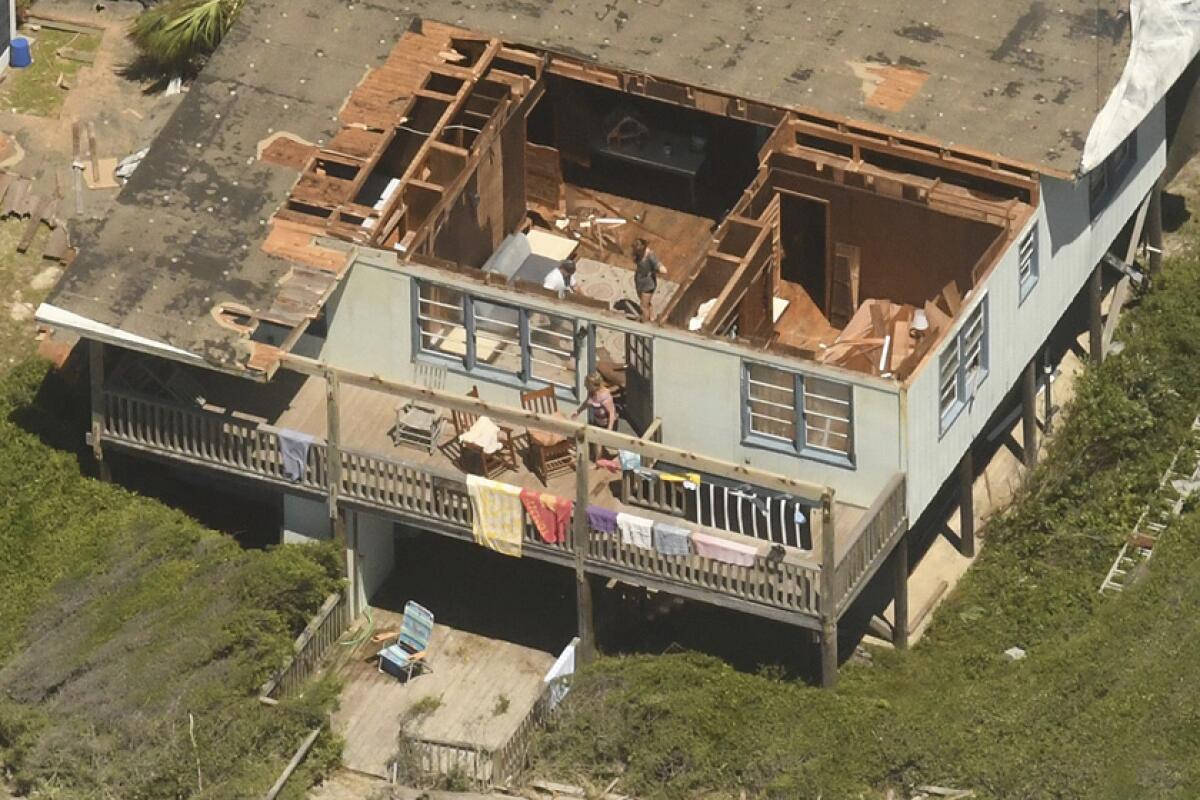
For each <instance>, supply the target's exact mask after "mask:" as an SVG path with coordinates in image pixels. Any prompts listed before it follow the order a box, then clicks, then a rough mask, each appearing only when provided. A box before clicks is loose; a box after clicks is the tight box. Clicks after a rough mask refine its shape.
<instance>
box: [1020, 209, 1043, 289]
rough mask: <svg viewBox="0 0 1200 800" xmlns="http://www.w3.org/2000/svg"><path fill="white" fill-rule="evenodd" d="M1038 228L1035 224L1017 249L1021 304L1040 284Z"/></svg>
mask: <svg viewBox="0 0 1200 800" xmlns="http://www.w3.org/2000/svg"><path fill="white" fill-rule="evenodd" d="M1039 268H1040V265H1039V264H1038V226H1037V223H1036V222H1035V223H1034V224H1033V227H1032V228H1031V229H1030V230H1029V233H1027V234H1025V237H1024V238H1023V239H1021V244H1020V245H1019V246H1018V249H1017V281H1018V283H1019V285H1020V298H1021V299H1020V302H1022V303H1023V302H1025V298H1026V297H1028V296H1029V293H1030V292H1031V291H1033V287H1034V285H1035V284H1037V282H1038V270H1039Z"/></svg>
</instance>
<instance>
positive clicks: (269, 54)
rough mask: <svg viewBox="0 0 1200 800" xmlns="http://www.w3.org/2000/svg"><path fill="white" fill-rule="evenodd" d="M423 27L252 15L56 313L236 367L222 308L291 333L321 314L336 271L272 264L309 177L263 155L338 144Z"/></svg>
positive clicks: (232, 334) (282, 12) (206, 76)
mask: <svg viewBox="0 0 1200 800" xmlns="http://www.w3.org/2000/svg"><path fill="white" fill-rule="evenodd" d="M351 7H353V9H354V11H353V12H352V13H351V12H350V10H349V9H350V8H351ZM410 22H411V17H408V16H403V15H400V14H398V13H396V12H395V11H393V10H390V9H385V8H382V7H379V6H362V5H356V4H348V3H330V2H328V0H325V1H324V2H318V0H303V2H298V1H297V0H290V2H286V3H284V2H270V1H265V2H255V3H248V4H246V7H245V9H244V11H243V12H242V16H241V19H240V20H239V22H238V24H237V25H236V26H235V27H234V29H233V31H232V32H231V33H230V34H229V36H228V37H227V39H226V41H225V42H224V44H222V45H221V47H220V48H219V49H218V51H217V53H216V54H215V55H214V56H213V58H212V60H211V61H210V62H209V64H208V65H207V66H206V67H205V69H204V70H203V72H202V74H201V75H200V77H199V78H198V79H197V80H196V81H195V83H194V84H193V85H192V86H191V89H190V91H189V93H188V95H187V97H185V98H184V100H183V102H182V103H181V104H180V106H179V108H178V109H177V110H176V111H175V113H174V114H173V115H172V117H171V119H170V120H169V121H168V122H167V125H166V126H165V127H164V129H163V130H162V132H161V133H160V134H159V136H158V137H157V138H156V139H155V141H154V143H153V145H152V146H151V148H150V152H149V153H148V154H147V156H146V158H145V159H144V160H143V161H142V163H141V165H140V166H139V167H138V169H137V171H136V172H135V173H134V174H133V176H132V177H131V178H130V180H129V183H128V184H127V185H126V186H125V188H124V189H123V190H122V192H121V194H120V197H119V199H118V201H117V204H116V206H115V207H114V208H113V210H112V211H111V212H110V214H109V216H108V218H107V219H106V220H105V222H104V225H103V226H102V228H101V229H100V231H99V232H98V234H97V235H96V237H95V241H94V243H93V244H92V245H91V246H90V247H87V248H84V249H83V250H82V251H81V252H80V254H79V256H78V258H77V259H76V260H75V262H74V264H72V266H71V268H70V269H69V270H68V271H67V273H66V275H64V277H63V279H62V281H61V282H60V283H59V285H58V287H57V288H56V289H55V291H54V292H53V293H52V294H51V296H50V298H49V299H48V301H47V302H48V303H50V304H52V305H54V306H57V307H59V308H62V309H65V310H67V311H69V312H72V313H74V314H78V315H80V316H83V317H86V318H88V319H90V320H94V321H95V322H98V323H101V324H102V325H107V326H111V327H112V328H116V329H118V331H120V332H121V333H124V334H130V335H132V336H135V337H144V338H146V339H149V340H153V341H158V342H163V343H166V344H168V345H171V346H174V347H178V348H181V349H183V350H186V351H189V352H193V353H196V354H197V355H200V356H202V357H203V358H205V359H206V360H207V361H209V362H211V363H214V364H219V365H224V366H234V365H235V364H239V363H244V362H245V361H246V357H247V355H248V354H247V352H246V348H247V343H246V341H245V335H244V333H243V332H239V331H237V330H234V329H232V328H230V327H229V326H227V325H222V324H220V323H219V322H218V320H217V319H216V317H215V316H214V314H213V313H212V312H213V309H214V308H215V307H217V306H218V305H219V304H230V305H233V306H236V307H245V308H248V309H250V310H252V311H254V312H257V313H262V314H265V315H270V316H272V317H275V318H277V319H280V320H281V321H287V320H289V319H298V318H300V317H301V316H303V315H304V312H305V311H306V310H307V311H309V312H311V311H312V310H313V309H314V308H315V305H316V304H317V301H318V298H319V295H320V292H321V290H322V289H323V288H324V287H323V286H322V284H325V285H327V284H328V283H329V282H330V280H331V279H332V277H333V276H334V275H335V274H336V272H337V270H336V269H333V268H329V269H326V271H325V274H324V275H322V274H321V270H320V269H316V270H314V269H312V265H311V264H304V263H299V262H298V261H297V260H292V261H289V260H285V259H284V258H280V257H276V256H271V255H267V253H265V252H264V250H263V244H264V241H265V239H266V236H267V232H268V229H269V222H270V219H271V216H272V215H273V214H274V213H275V211H276V209H277V208H278V207H279V205H280V203H281V202H282V201H283V199H284V198H285V197H286V196H287V193H288V191H289V190H290V189H291V188H292V186H293V185H294V184H295V182H296V168H295V166H294V165H293V166H291V167H289V166H280V165H276V164H272V163H269V161H268V160H264V159H260V158H259V152H258V148H259V145H260V142H262V141H263V140H266V139H268V138H269V137H270V136H271V135H272V134H273V133H276V132H279V131H287V132H289V133H291V134H293V135H295V136H296V137H298V138H300V139H303V140H306V141H309V142H314V143H321V142H324V141H328V138H329V137H330V136H331V135H332V134H333V133H334V132H335V131H337V130H338V128H339V127H340V123H339V122H338V119H337V113H338V109H339V108H340V107H341V106H342V103H343V102H344V101H345V99H346V97H347V95H349V93H350V92H351V90H353V88H354V87H355V86H356V85H357V84H358V83H359V81H360V80H361V79H362V77H363V75H364V74H366V72H367V70H368V68H371V67H376V66H378V65H379V64H380V63H382V62H383V60H384V59H385V58H386V56H387V54H388V52H389V51H390V50H391V48H392V47H393V45H394V44H395V39H396V36H397V35H399V33H400V32H402V31H403V30H404V29H405V28H407V27H408V25H409V23H410ZM314 31H319V35H317V34H315V33H314ZM239 347H240V348H241V352H239V349H238V348H239Z"/></svg>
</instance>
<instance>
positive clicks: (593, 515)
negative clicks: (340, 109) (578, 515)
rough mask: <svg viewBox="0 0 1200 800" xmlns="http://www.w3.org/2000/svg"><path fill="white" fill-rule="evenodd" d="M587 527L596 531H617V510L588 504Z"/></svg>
mask: <svg viewBox="0 0 1200 800" xmlns="http://www.w3.org/2000/svg"><path fill="white" fill-rule="evenodd" d="M587 518H588V527H589V528H591V529H592V530H594V531H595V532H596V533H616V532H617V512H615V511H609V510H608V509H607V508H601V507H600V506H588V509H587Z"/></svg>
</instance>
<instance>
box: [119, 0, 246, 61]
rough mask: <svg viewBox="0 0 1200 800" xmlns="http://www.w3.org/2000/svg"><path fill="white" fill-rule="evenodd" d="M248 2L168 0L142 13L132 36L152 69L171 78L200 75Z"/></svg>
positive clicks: (239, 0)
mask: <svg viewBox="0 0 1200 800" xmlns="http://www.w3.org/2000/svg"><path fill="white" fill-rule="evenodd" d="M244 2H245V0H166V2H162V3H159V4H157V5H155V6H153V7H151V8H149V9H147V10H146V11H144V12H142V13H141V14H140V15H139V16H138V18H137V19H135V20H134V22H133V25H132V26H131V27H130V30H129V35H130V37H131V38H132V39H133V41H134V44H136V45H137V47H138V50H139V51H140V52H141V55H142V58H143V59H144V60H145V61H146V62H147V64H148V65H149V66H151V67H152V68H154V69H157V70H158V71H160V72H162V73H165V74H169V75H184V74H190V73H193V72H196V71H198V68H199V66H200V65H201V64H202V63H203V60H204V58H205V57H206V56H208V55H209V54H210V53H212V51H213V50H215V49H216V48H217V45H218V44H220V43H221V39H223V38H224V37H225V34H226V33H228V32H229V29H230V28H231V27H233V23H234V20H236V19H237V16H238V13H240V12H241V10H242V6H243V5H244Z"/></svg>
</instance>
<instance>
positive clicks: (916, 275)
mask: <svg viewBox="0 0 1200 800" xmlns="http://www.w3.org/2000/svg"><path fill="white" fill-rule="evenodd" d="M771 184H772V185H774V186H778V187H779V188H784V189H791V190H793V191H797V192H801V193H803V194H809V195H814V196H816V197H822V198H826V199H828V200H829V204H830V217H831V219H830V229H831V235H830V239H831V240H832V242H833V243H837V242H841V243H844V244H850V245H855V246H856V247H858V248H860V250H861V253H862V262H861V263H862V266H861V273H860V276H859V300H860V302H861V301H862V300H867V299H870V298H873V297H875V298H882V299H887V300H892V301H894V302H899V303H908V304H909V305H914V306H921V305H924V303H925V301H926V300H930V299H932V298H933V297H935V296H936V295H937V294H938V293H939V292H940V291H941V289H942V287H943V286H945V285H946V284H947V283H949V282H950V281H951V280H954V281H957V283H958V288H959V291H960V292H962V293H965V292H966V290H967V289H969V288H970V281H971V269H972V268H973V267H974V266H975V264H976V262H977V261H978V260H979V258H980V256H982V255H983V253H984V251H985V250H987V248H988V246H989V245H990V244H991V243H992V242H993V241H995V239H996V238H997V237H998V236H1001V235H1002V231H1001V230H1000V229H999V228H997V227H995V226H992V225H988V224H986V223H983V222H976V221H974V220H968V219H962V218H960V217H952V216H949V215H947V214H941V213H938V212H936V211H932V210H930V209H927V208H924V207H922V206H918V205H916V204H914V203H910V202H905V201H902V200H896V199H894V198H891V197H884V196H882V195H878V194H875V193H873V192H867V191H862V190H858V189H853V188H849V187H845V186H837V185H834V184H829V183H825V182H823V181H818V180H815V179H813V178H809V177H808V176H805V175H799V174H796V173H791V172H786V173H785V172H781V171H775V172H774V173H772V179H771ZM783 238H784V240H785V241H786V240H787V232H786V231H784V233H783ZM813 269H820V270H821V271H824V269H825V265H824V264H820V265H813ZM813 299H814V300H816V301H817V303H818V304H821V305H823V304H824V297H814V298H813Z"/></svg>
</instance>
